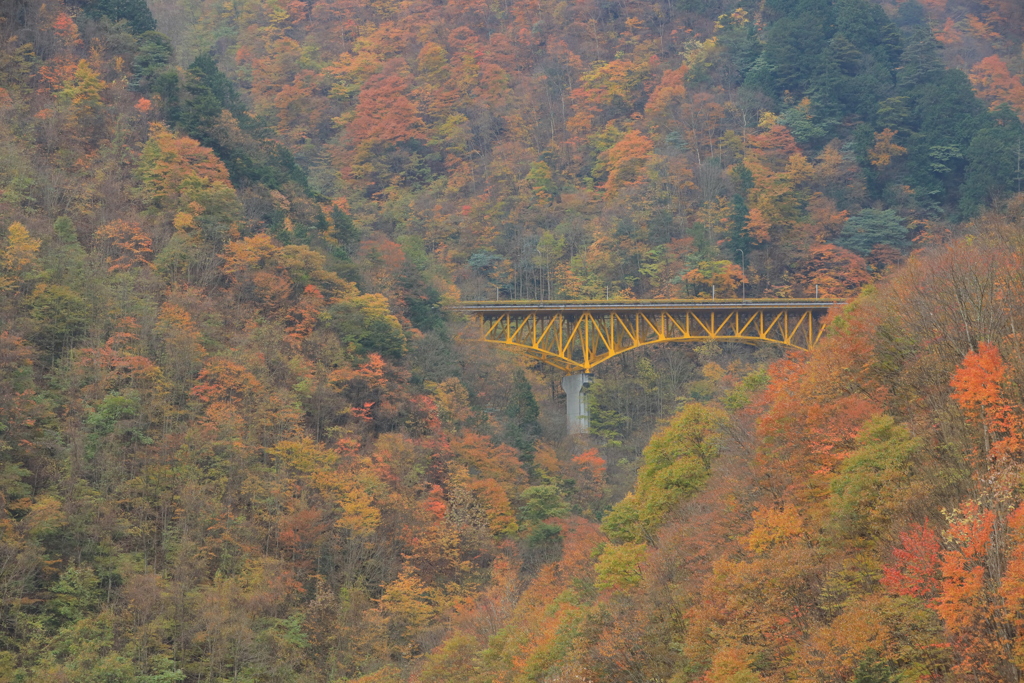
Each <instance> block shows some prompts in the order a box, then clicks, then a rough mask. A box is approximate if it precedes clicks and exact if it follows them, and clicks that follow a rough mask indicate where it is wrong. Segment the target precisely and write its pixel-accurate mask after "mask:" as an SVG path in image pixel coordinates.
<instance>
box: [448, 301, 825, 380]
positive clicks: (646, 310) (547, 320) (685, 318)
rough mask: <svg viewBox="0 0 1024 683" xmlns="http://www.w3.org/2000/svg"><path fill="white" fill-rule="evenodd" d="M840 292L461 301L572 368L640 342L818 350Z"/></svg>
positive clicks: (499, 337)
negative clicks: (824, 295)
mask: <svg viewBox="0 0 1024 683" xmlns="http://www.w3.org/2000/svg"><path fill="white" fill-rule="evenodd" d="M843 303H845V302H844V301H842V300H838V299H809V300H797V299H764V300H750V299H747V300H724V301H723V300H719V301H708V300H706V299H698V300H675V301H665V300H660V301H614V302H613V301H501V302H497V301H495V302H466V303H463V304H460V305H459V306H457V307H455V308H457V309H459V310H462V311H465V312H466V313H470V314H472V315H474V316H475V317H476V318H477V319H478V320H479V321H480V323H481V328H482V332H483V341H486V342H491V343H497V344H503V345H506V346H511V347H513V348H517V349H520V350H522V351H523V352H524V353H526V355H528V356H530V357H531V358H534V359H536V360H539V361H542V362H544V363H547V364H548V365H552V366H554V367H556V368H559V369H561V370H562V371H563V372H565V373H566V374H573V373H578V372H584V373H589V372H591V371H592V370H593V369H594V367H596V366H597V365H599V364H601V363H603V362H605V361H607V360H610V359H611V358H614V357H615V356H618V355H621V354H623V353H626V352H628V351H632V350H633V349H637V348H640V347H641V346H649V345H651V344H662V343H672V342H703V341H734V342H741V343H746V344H781V345H784V346H788V347H791V348H798V349H805V350H809V349H812V348H813V347H814V346H815V344H817V343H818V341H819V340H820V339H821V335H822V332H823V331H824V327H825V319H826V317H827V315H828V313H829V311H830V310H832V309H833V308H835V307H837V306H840V305H842V304H843Z"/></svg>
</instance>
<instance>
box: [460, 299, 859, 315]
mask: <svg viewBox="0 0 1024 683" xmlns="http://www.w3.org/2000/svg"><path fill="white" fill-rule="evenodd" d="M845 303H846V300H845V299H596V300H590V301H587V300H547V301H540V300H538V301H526V300H519V301H517V300H506V301H460V302H459V303H457V304H453V305H450V306H446V307H445V308H447V309H449V310H455V311H464V312H466V313H477V314H480V313H515V312H519V311H523V312H529V313H539V312H542V311H543V312H551V313H577V312H579V313H582V312H584V311H601V312H607V311H615V312H622V311H626V312H632V311H651V310H657V311H684V310H735V309H757V310H784V309H790V310H791V309H800V310H808V309H813V310H819V309H820V310H829V309H831V308H834V307H836V306H842V305H843V304H845Z"/></svg>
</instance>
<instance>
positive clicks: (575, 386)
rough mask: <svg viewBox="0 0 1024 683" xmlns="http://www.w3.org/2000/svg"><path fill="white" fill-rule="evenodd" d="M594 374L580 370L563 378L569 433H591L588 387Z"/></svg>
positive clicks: (566, 420)
mask: <svg viewBox="0 0 1024 683" xmlns="http://www.w3.org/2000/svg"><path fill="white" fill-rule="evenodd" d="M593 379H594V376H593V375H592V374H590V373H589V372H578V373H576V374H575V375H567V376H565V377H563V378H562V389H564V390H565V418H566V419H565V423H566V428H567V429H568V432H569V434H589V433H590V406H589V405H588V403H587V391H586V390H587V387H588V386H590V383H591V382H592V381H593Z"/></svg>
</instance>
